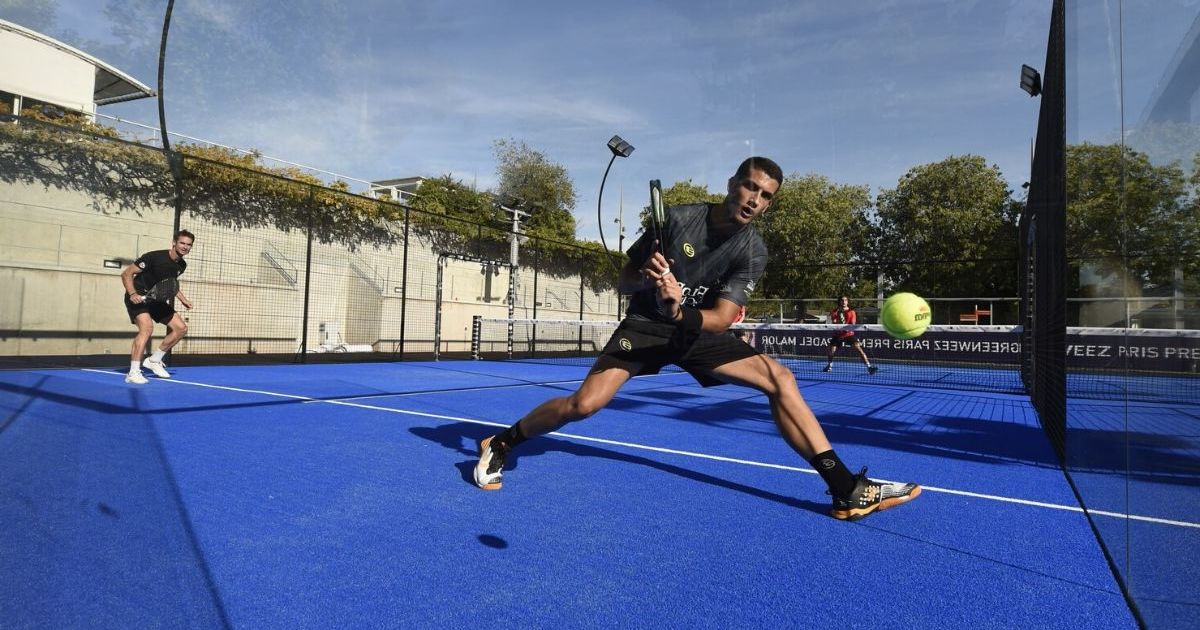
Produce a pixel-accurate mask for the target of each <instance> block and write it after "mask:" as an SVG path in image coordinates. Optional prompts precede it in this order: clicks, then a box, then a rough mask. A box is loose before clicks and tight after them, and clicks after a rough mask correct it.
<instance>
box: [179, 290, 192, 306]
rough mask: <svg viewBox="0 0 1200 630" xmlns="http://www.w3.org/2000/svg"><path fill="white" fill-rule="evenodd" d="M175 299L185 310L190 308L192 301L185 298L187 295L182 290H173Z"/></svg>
mask: <svg viewBox="0 0 1200 630" xmlns="http://www.w3.org/2000/svg"><path fill="white" fill-rule="evenodd" d="M175 299H177V300H179V303H180V304H182V305H183V307H184V308H186V309H187V310H189V311H190V310H192V301H191V300H189V299H187V296H186V295H184V294H183V291H182V290H180V291H176V292H175Z"/></svg>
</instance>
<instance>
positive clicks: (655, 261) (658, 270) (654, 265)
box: [641, 241, 675, 286]
mask: <svg viewBox="0 0 1200 630" xmlns="http://www.w3.org/2000/svg"><path fill="white" fill-rule="evenodd" d="M655 243H657V241H655ZM673 262H675V261H673V260H667V258H666V257H665V256H663V255H662V252H658V251H656V252H654V253H653V254H651V255H650V257H649V258H647V259H646V263H645V264H644V265H642V270H641V271H642V275H643V276H644V277H645V278H646V279H647V280H648V281H650V282H651V283H653V284H655V285H656V286H657V284H658V281H659V280H662V279H663V278H664V277H666V276H667V275H669V274H670V273H671V263H673Z"/></svg>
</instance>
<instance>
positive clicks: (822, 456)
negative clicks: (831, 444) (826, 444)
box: [808, 449, 855, 497]
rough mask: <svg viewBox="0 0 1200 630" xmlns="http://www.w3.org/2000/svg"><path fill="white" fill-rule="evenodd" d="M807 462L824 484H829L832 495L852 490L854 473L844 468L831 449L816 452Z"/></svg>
mask: <svg viewBox="0 0 1200 630" xmlns="http://www.w3.org/2000/svg"><path fill="white" fill-rule="evenodd" d="M808 463H810V464H812V467H813V468H815V469H816V470H817V473H818V474H819V475H821V478H822V479H824V480H825V485H827V486H829V492H830V493H831V494H832V495H833V496H835V497H844V496H846V495H848V494H850V493H851V492H852V491H853V490H854V483H855V481H854V475H852V474H851V473H850V469H849V468H846V465H845V464H843V463H842V460H841V459H839V458H838V456H837V453H834V452H833V450H832V449H831V450H828V451H825V452H824V453H817V454H816V455H815V456H813V458H812V459H810V460H808Z"/></svg>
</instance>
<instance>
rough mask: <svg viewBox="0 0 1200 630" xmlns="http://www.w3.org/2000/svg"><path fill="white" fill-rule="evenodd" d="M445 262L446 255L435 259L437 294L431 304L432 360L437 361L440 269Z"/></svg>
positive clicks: (439, 352)
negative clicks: (432, 304)
mask: <svg viewBox="0 0 1200 630" xmlns="http://www.w3.org/2000/svg"><path fill="white" fill-rule="evenodd" d="M445 264H446V255H445V254H442V255H440V256H438V259H437V295H436V297H435V298H434V300H435V301H434V306H433V360H434V361H437V360H438V358H439V357H440V356H441V350H442V269H443V268H444V267H445Z"/></svg>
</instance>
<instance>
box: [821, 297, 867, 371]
mask: <svg viewBox="0 0 1200 630" xmlns="http://www.w3.org/2000/svg"><path fill="white" fill-rule="evenodd" d="M829 323H831V324H843V325H846V326H853V325H854V324H857V323H858V313H856V312H855V311H854V308H853V307H851V306H850V298H849V297H848V296H845V295H843V296H842V297H840V298H838V305H837V306H836V307H835V308H834V309H833V310H832V311H831V312H830V313H829ZM838 346H853V347H854V349H855V350H857V351H858V356H860V357H862V362H863V365H865V366H867V373H869V374H874V373H875V372H877V371H878V370H879V368H877V367H875V366H874V365H871V360H870V359H868V358H867V353H866V351H865V350H863V347H862V343H861V342H859V340H858V337H855V336H854V330H853V329H851V328H845V329H842V330H836V331H834V333H833V338H832V339H830V340H829V354H828V356H826V357H825V358H826V363H825V369H824V370H821V371H822V372H828V371H830V370H832V369H833V355H835V354H837V350H838Z"/></svg>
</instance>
